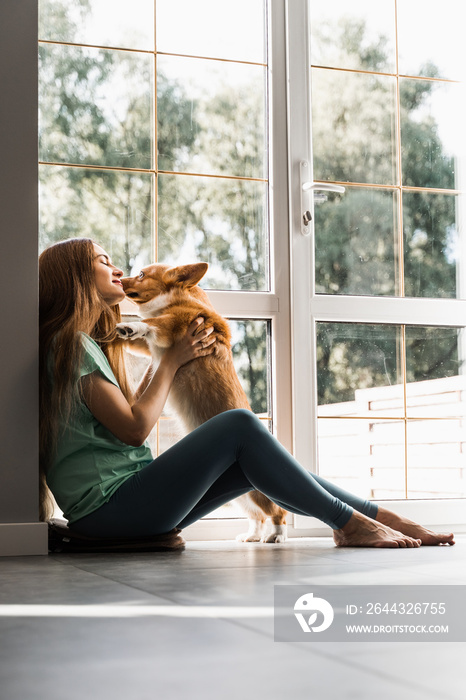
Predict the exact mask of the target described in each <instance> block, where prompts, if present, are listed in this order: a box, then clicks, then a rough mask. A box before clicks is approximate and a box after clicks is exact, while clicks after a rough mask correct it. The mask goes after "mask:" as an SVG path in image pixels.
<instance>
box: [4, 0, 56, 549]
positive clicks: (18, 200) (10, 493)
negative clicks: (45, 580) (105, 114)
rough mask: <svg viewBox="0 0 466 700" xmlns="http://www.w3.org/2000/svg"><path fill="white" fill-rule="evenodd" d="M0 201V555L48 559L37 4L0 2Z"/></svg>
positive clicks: (17, 0) (12, 0)
mask: <svg viewBox="0 0 466 700" xmlns="http://www.w3.org/2000/svg"><path fill="white" fill-rule="evenodd" d="M0 202H1V208H0V294H1V304H2V314H1V319H2V323H1V330H0V333H1V335H2V339H1V342H0V555H16V554H46V552H47V527H46V525H44V524H43V523H38V477H37V474H38V464H37V463H38V427H37V423H38V420H37V419H38V410H37V366H38V361H37V358H38V337H37V325H38V324H37V297H38V295H37V0H1V2H0Z"/></svg>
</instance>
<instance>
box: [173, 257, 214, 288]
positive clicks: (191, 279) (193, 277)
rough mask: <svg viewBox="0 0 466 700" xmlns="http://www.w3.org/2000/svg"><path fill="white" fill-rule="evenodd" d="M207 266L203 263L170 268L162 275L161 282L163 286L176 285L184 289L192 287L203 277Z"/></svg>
mask: <svg viewBox="0 0 466 700" xmlns="http://www.w3.org/2000/svg"><path fill="white" fill-rule="evenodd" d="M208 268H209V266H208V264H207V263H205V262H200V263H191V264H189V265H179V266H178V267H170V269H168V270H167V271H166V272H164V274H163V278H162V281H163V282H165V284H172V285H177V286H179V287H183V288H184V289H189V288H190V287H194V286H195V285H196V284H197V283H198V282H199V281H200V280H201V279H202V278H203V277H204V275H205V273H206V272H207V270H208Z"/></svg>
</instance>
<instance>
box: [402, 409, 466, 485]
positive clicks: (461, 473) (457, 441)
mask: <svg viewBox="0 0 466 700" xmlns="http://www.w3.org/2000/svg"><path fill="white" fill-rule="evenodd" d="M407 495H408V498H465V497H466V439H465V431H464V418H463V419H462V420H426V421H423V420H420V421H408V494H407Z"/></svg>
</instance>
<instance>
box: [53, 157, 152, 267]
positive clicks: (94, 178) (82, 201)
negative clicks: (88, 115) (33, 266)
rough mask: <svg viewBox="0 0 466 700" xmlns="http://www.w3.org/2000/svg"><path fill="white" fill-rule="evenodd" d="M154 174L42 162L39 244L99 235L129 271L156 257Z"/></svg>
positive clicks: (109, 251) (115, 259) (101, 242)
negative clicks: (54, 164) (153, 221)
mask: <svg viewBox="0 0 466 700" xmlns="http://www.w3.org/2000/svg"><path fill="white" fill-rule="evenodd" d="M152 178H153V176H152V175H150V174H147V175H146V174H142V173H141V174H140V173H118V172H114V171H102V170H89V169H86V168H66V167H59V166H51V165H50V166H45V165H43V166H40V198H39V200H40V209H39V212H40V213H39V243H40V249H41V250H43V249H44V248H46V247H47V246H48V245H50V244H51V243H54V242H56V241H59V240H62V239H64V238H69V237H73V236H78V237H79V236H85V237H89V238H93V239H95V240H96V241H97V242H98V243H100V244H101V245H102V246H103V247H104V248H105V250H107V252H108V253H109V255H110V256H111V258H112V259H113V261H114V262H115V264H117V265H118V266H119V267H121V268H122V269H123V270H124V272H125V273H126V274H131V273H132V272H133V270H134V271H137V270H138V269H140V267H141V266H144V265H148V264H149V263H150V262H151V261H152V258H153V254H152V234H151V221H152V220H153V197H152V192H153V182H152Z"/></svg>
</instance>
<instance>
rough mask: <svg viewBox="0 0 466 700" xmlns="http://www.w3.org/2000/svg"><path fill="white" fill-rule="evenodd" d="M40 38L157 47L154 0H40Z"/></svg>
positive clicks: (128, 46) (108, 44)
mask: <svg viewBox="0 0 466 700" xmlns="http://www.w3.org/2000/svg"><path fill="white" fill-rule="evenodd" d="M39 39H44V40H47V41H64V42H67V43H72V44H94V45H96V46H114V47H117V48H127V49H144V50H149V51H150V50H153V49H154V0H131V8H130V11H128V0H110V1H109V0H73V2H70V0H39Z"/></svg>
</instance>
